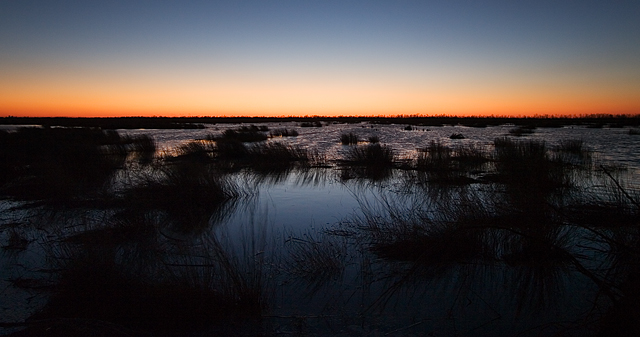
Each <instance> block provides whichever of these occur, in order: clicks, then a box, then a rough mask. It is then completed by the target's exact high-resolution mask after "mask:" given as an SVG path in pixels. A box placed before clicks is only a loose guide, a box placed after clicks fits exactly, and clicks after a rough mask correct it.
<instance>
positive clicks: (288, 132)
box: [269, 129, 298, 138]
mask: <svg viewBox="0 0 640 337" xmlns="http://www.w3.org/2000/svg"><path fill="white" fill-rule="evenodd" d="M297 136H298V131H296V130H294V129H275V130H271V131H270V132H269V137H271V138H274V137H297Z"/></svg>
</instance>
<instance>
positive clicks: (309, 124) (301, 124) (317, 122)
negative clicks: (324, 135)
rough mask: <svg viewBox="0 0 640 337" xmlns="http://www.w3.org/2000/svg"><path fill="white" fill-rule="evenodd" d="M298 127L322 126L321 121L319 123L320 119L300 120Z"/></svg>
mask: <svg viewBox="0 0 640 337" xmlns="http://www.w3.org/2000/svg"><path fill="white" fill-rule="evenodd" d="M300 127H303V128H320V127H322V123H320V121H313V122H302V123H300Z"/></svg>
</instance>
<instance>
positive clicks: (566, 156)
mask: <svg viewBox="0 0 640 337" xmlns="http://www.w3.org/2000/svg"><path fill="white" fill-rule="evenodd" d="M552 160H554V161H557V162H559V163H564V164H566V165H571V166H573V167H574V168H582V169H588V168H590V164H591V161H592V151H591V150H590V149H589V148H587V146H586V145H585V144H584V141H582V140H580V139H564V140H562V141H560V143H559V144H558V145H557V146H556V147H555V148H554V154H553V157H552Z"/></svg>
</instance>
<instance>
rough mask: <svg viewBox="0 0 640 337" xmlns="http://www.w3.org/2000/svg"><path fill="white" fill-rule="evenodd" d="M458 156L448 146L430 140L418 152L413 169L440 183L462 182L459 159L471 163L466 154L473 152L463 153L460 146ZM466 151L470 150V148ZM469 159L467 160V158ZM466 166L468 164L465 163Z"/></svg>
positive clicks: (462, 176) (462, 175)
mask: <svg viewBox="0 0 640 337" xmlns="http://www.w3.org/2000/svg"><path fill="white" fill-rule="evenodd" d="M460 149H461V152H460V153H459V157H456V153H455V152H454V151H453V149H451V148H450V147H448V146H446V145H444V144H442V143H440V142H436V141H431V143H429V145H428V146H427V147H426V148H424V149H421V150H420V151H419V152H418V157H417V158H416V161H415V169H416V170H417V171H418V172H426V174H427V178H428V179H429V180H431V181H436V182H441V183H457V182H460V183H462V182H464V181H465V180H466V179H464V174H463V173H464V172H462V171H461V170H460V168H461V167H460V165H459V160H463V161H465V164H470V163H472V160H470V159H471V158H467V157H465V156H466V155H473V153H465V152H464V151H466V150H463V148H462V147H460ZM468 152H471V151H470V150H469V151H468ZM467 159H469V160H467ZM467 166H468V165H467Z"/></svg>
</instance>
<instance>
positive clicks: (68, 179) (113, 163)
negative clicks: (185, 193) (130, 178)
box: [0, 128, 155, 203]
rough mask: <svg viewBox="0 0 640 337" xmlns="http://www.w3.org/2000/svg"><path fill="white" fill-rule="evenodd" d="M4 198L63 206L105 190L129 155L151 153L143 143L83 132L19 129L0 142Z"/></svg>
mask: <svg viewBox="0 0 640 337" xmlns="http://www.w3.org/2000/svg"><path fill="white" fill-rule="evenodd" d="M0 140H1V141H2V143H1V144H0V156H1V157H2V158H3V161H2V164H1V165H0V169H1V170H2V171H3V172H2V173H3V174H2V178H0V179H2V181H0V184H2V191H3V193H5V194H7V195H10V196H13V197H15V198H18V199H22V200H47V201H48V202H63V203H68V202H70V201H72V200H79V199H83V198H87V197H91V196H96V195H98V194H100V193H102V192H104V191H105V190H107V189H108V187H109V185H110V184H111V182H112V181H111V180H112V178H113V175H114V173H115V171H116V170H117V169H120V168H122V167H123V166H124V164H125V162H126V160H127V157H128V156H129V154H130V152H131V151H132V150H136V151H137V150H144V151H145V152H146V153H148V154H149V153H151V152H155V147H154V146H153V147H152V146H151V145H150V141H149V140H148V139H145V138H128V137H121V136H120V135H119V134H118V133H117V132H115V131H109V132H105V131H102V130H97V129H84V128H74V129H65V128H21V129H18V130H17V131H16V132H11V133H3V134H2V137H0Z"/></svg>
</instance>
